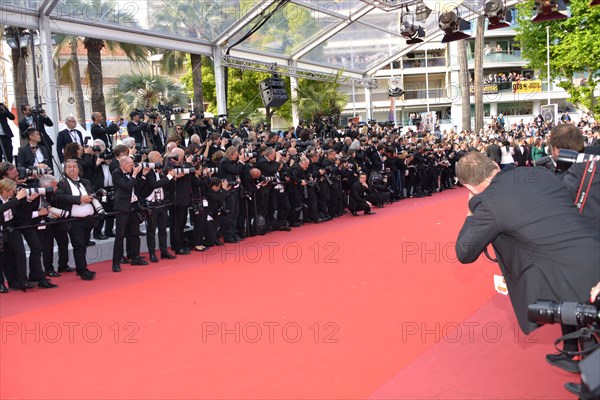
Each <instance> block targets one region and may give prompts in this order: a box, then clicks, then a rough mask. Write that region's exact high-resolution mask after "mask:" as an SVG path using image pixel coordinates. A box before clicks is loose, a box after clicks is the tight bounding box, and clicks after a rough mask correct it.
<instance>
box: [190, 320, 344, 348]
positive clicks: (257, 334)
mask: <svg viewBox="0 0 600 400" xmlns="http://www.w3.org/2000/svg"><path fill="white" fill-rule="evenodd" d="M339 330H340V327H339V326H338V324H337V323H335V322H331V321H329V322H324V323H319V322H313V323H298V322H286V323H281V322H269V321H266V322H255V321H250V322H244V323H241V322H234V323H227V322H202V343H211V342H213V343H214V342H217V343H277V342H284V343H299V342H303V341H304V342H306V341H310V342H312V343H325V344H331V343H339V339H338V337H337V335H338V333H339Z"/></svg>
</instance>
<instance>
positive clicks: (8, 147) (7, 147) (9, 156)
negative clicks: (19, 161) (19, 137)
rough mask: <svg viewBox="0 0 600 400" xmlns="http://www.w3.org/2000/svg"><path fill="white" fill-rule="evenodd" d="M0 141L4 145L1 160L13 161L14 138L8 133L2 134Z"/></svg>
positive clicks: (0, 148) (1, 150)
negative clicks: (7, 134)
mask: <svg viewBox="0 0 600 400" xmlns="http://www.w3.org/2000/svg"><path fill="white" fill-rule="evenodd" d="M0 142H1V143H2V146H1V147H0V161H1V160H5V161H8V162H10V163H12V162H13V145H12V140H11V139H10V138H9V137H8V136H6V135H2V136H0ZM5 151H6V154H4V152H5Z"/></svg>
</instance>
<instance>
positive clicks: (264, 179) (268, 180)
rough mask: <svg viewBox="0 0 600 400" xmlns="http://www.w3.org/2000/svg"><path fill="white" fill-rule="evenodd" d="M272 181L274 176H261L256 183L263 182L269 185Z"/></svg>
mask: <svg viewBox="0 0 600 400" xmlns="http://www.w3.org/2000/svg"><path fill="white" fill-rule="evenodd" d="M274 180H275V177H274V176H264V175H261V176H260V177H259V178H258V181H259V182H261V183H263V182H264V183H271V182H273V181H274Z"/></svg>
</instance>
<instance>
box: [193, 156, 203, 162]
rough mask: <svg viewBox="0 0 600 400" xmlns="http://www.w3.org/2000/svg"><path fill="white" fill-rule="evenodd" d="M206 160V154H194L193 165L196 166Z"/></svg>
mask: <svg viewBox="0 0 600 400" xmlns="http://www.w3.org/2000/svg"><path fill="white" fill-rule="evenodd" d="M203 160H204V154H194V155H193V156H192V163H194V164H196V163H199V162H201V161H203Z"/></svg>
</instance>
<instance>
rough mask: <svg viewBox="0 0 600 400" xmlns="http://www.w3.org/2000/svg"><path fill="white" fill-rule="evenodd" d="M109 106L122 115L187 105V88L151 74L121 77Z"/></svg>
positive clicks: (113, 90) (113, 89)
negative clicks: (157, 107) (159, 106)
mask: <svg viewBox="0 0 600 400" xmlns="http://www.w3.org/2000/svg"><path fill="white" fill-rule="evenodd" d="M108 102H109V105H110V106H111V107H112V108H113V109H114V110H117V111H118V113H119V114H120V115H127V114H129V113H130V112H131V111H133V110H134V109H136V108H137V109H144V108H150V107H156V106H157V105H158V103H162V104H164V105H175V106H177V105H181V104H186V102H187V94H186V92H185V88H184V87H183V86H181V85H178V84H176V83H174V82H173V81H171V79H170V78H169V77H166V76H157V75H149V74H126V75H122V76H120V77H119V80H118V81H117V84H116V85H115V86H114V87H113V88H112V89H111V91H110V94H109V100H108Z"/></svg>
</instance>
